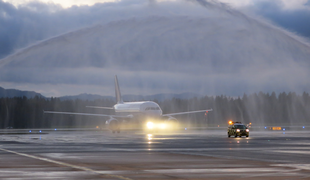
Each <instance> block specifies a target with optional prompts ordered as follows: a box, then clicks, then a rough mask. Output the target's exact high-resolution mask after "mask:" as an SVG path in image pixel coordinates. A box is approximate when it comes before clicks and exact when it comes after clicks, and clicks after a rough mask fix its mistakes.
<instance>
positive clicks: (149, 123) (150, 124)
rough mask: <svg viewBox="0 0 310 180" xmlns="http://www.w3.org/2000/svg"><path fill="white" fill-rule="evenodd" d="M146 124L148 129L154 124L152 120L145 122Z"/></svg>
mask: <svg viewBox="0 0 310 180" xmlns="http://www.w3.org/2000/svg"><path fill="white" fill-rule="evenodd" d="M146 126H147V128H149V129H153V127H154V124H153V123H152V122H148V123H147V124H146Z"/></svg>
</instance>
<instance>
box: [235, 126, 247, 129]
mask: <svg viewBox="0 0 310 180" xmlns="http://www.w3.org/2000/svg"><path fill="white" fill-rule="evenodd" d="M235 128H236V129H246V126H245V125H235Z"/></svg>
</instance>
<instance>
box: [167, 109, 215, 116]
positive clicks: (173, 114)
mask: <svg viewBox="0 0 310 180" xmlns="http://www.w3.org/2000/svg"><path fill="white" fill-rule="evenodd" d="M208 111H213V109H207V110H199V111H187V112H178V113H171V114H163V115H162V116H175V115H182V114H193V113H199V112H208Z"/></svg>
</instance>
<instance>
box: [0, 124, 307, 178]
mask: <svg viewBox="0 0 310 180" xmlns="http://www.w3.org/2000/svg"><path fill="white" fill-rule="evenodd" d="M226 133H227V132H226V130H225V129H224V130H180V131H177V132H173V133H154V134H148V133H144V132H143V131H122V132H121V133H120V134H113V133H111V132H109V131H100V130H87V131H85V130H74V131H59V130H56V131H55V130H54V131H48V130H42V132H39V131H38V130H32V132H31V133H30V132H25V131H24V130H23V131H22V130H20V132H19V131H17V130H6V131H1V133H0V134H1V135H0V179H111V180H112V179H113V180H115V179H124V180H145V179H150V180H157V179H167V180H168V179H169V180H170V179H178V180H185V179H186V180H201V179H214V180H217V179H272V180H276V179H281V180H282V179H310V151H309V150H310V139H309V137H310V131H307V130H300V131H253V132H250V137H248V138H246V137H242V138H240V137H238V138H235V137H231V138H228V137H227V134H226Z"/></svg>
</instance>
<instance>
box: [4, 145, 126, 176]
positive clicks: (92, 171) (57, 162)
mask: <svg viewBox="0 0 310 180" xmlns="http://www.w3.org/2000/svg"><path fill="white" fill-rule="evenodd" d="M0 150H2V151H5V152H9V153H13V154H17V155H20V156H25V157H29V158H32V159H38V160H41V161H46V162H50V163H54V164H59V165H62V166H67V167H71V168H74V169H78V170H83V171H88V172H91V173H95V174H100V175H104V176H108V177H112V178H117V179H122V180H132V179H130V178H126V177H123V176H119V175H112V174H105V173H102V172H100V171H94V170H92V169H89V168H86V167H82V166H76V165H72V164H68V163H63V162H60V161H54V160H51V159H47V158H41V157H38V156H33V155H29V154H24V153H19V152H15V151H11V150H7V149H3V148H0Z"/></svg>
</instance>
